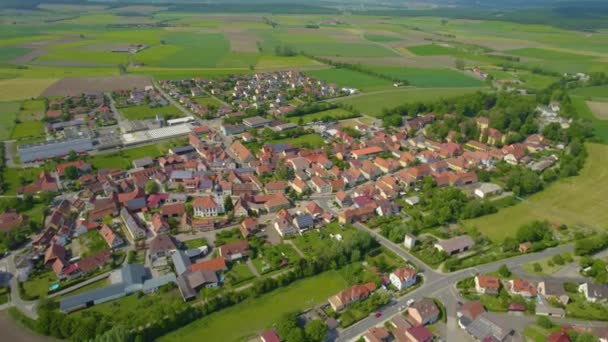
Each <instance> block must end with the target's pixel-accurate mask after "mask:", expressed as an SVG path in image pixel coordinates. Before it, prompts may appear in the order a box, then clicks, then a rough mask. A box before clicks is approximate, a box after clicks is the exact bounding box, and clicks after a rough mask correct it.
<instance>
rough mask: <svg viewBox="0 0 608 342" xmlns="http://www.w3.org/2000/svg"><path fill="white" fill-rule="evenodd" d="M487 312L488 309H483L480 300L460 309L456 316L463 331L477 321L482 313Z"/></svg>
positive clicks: (465, 304) (467, 303)
mask: <svg viewBox="0 0 608 342" xmlns="http://www.w3.org/2000/svg"><path fill="white" fill-rule="evenodd" d="M484 312H486V309H485V308H484V307H483V304H481V302H480V301H478V300H472V301H468V302H466V303H464V304H462V306H461V307H460V309H459V310H458V312H456V316H457V317H458V325H459V326H460V328H462V329H466V327H467V326H468V325H469V324H470V323H471V322H473V321H474V320H476V319H477V317H479V316H480V315H481V314H482V313H484Z"/></svg>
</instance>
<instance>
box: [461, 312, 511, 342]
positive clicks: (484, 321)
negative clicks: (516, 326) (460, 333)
mask: <svg viewBox="0 0 608 342" xmlns="http://www.w3.org/2000/svg"><path fill="white" fill-rule="evenodd" d="M466 331H467V332H468V333H469V334H470V335H471V336H473V337H474V338H475V339H476V340H477V341H496V342H502V341H505V340H507V338H508V337H509V336H510V335H512V334H513V332H514V330H513V328H511V327H509V324H506V323H505V322H502V321H499V320H498V318H496V316H493V315H491V314H490V313H487V312H484V313H482V314H481V315H479V317H477V319H476V320H474V321H473V322H471V324H469V325H468V326H467V328H466Z"/></svg>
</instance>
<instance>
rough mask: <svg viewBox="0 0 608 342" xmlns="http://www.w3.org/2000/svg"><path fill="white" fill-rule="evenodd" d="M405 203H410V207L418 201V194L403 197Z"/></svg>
mask: <svg viewBox="0 0 608 342" xmlns="http://www.w3.org/2000/svg"><path fill="white" fill-rule="evenodd" d="M405 203H407V204H409V205H411V206H412V207H413V206H415V205H416V204H418V203H420V197H418V196H410V197H408V198H406V199H405Z"/></svg>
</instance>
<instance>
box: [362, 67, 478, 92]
mask: <svg viewBox="0 0 608 342" xmlns="http://www.w3.org/2000/svg"><path fill="white" fill-rule="evenodd" d="M372 70H374V71H375V72H378V73H381V74H383V75H386V76H388V77H394V78H398V79H400V80H402V81H406V82H408V83H409V84H410V85H412V86H414V87H420V88H448V87H455V88H461V87H479V86H481V85H482V82H481V81H479V80H478V79H476V78H473V77H471V76H467V75H465V74H463V73H461V72H458V71H455V70H450V69H418V68H394V67H384V68H382V67H374V68H373V69H372Z"/></svg>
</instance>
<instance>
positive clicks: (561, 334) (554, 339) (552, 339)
mask: <svg viewBox="0 0 608 342" xmlns="http://www.w3.org/2000/svg"><path fill="white" fill-rule="evenodd" d="M547 342H570V336H569V335H568V332H567V331H564V330H560V331H555V332H553V333H551V334H550V335H549V337H547Z"/></svg>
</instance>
